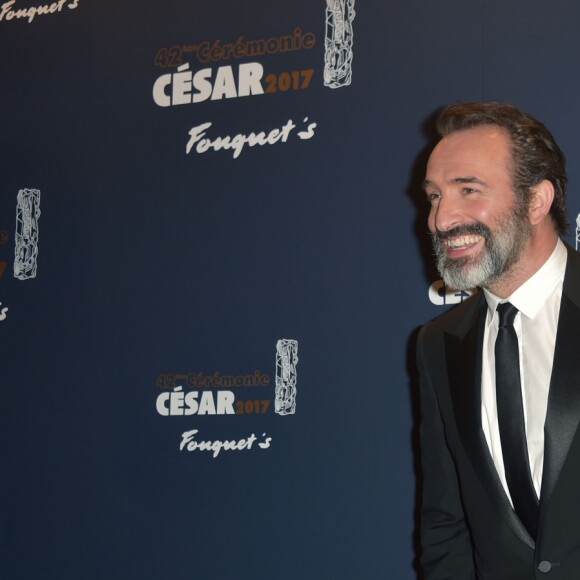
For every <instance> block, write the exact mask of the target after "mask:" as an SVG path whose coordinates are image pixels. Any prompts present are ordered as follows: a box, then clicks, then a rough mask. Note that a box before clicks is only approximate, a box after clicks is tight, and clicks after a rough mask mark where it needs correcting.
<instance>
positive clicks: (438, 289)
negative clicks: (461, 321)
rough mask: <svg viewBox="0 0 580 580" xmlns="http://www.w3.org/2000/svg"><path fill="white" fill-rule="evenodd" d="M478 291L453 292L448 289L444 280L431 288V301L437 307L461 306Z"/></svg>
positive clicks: (451, 289) (438, 281) (434, 283)
mask: <svg viewBox="0 0 580 580" xmlns="http://www.w3.org/2000/svg"><path fill="white" fill-rule="evenodd" d="M476 291H477V290H475V289H472V290H453V288H447V287H446V286H445V282H443V280H437V281H436V282H433V284H431V287H430V288H429V300H431V302H432V303H433V304H435V305H436V306H445V305H446V304H459V303H460V302H463V301H464V300H465V299H466V298H469V297H470V296H471V295H472V294H474V293H475V292H476Z"/></svg>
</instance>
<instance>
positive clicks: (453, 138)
mask: <svg viewBox="0 0 580 580" xmlns="http://www.w3.org/2000/svg"><path fill="white" fill-rule="evenodd" d="M510 162H511V152H510V140H509V136H508V134H507V131H506V130H505V129H503V128H502V127H497V126H494V125H484V126H480V127H474V128H472V129H465V130H462V131H457V132H455V133H452V134H451V135H447V136H446V137H443V139H441V141H439V143H438V144H437V146H436V147H435V149H433V152H432V153H431V156H430V157H429V162H428V164H427V175H426V178H427V180H428V181H431V180H433V181H439V180H441V179H444V180H451V179H454V178H458V177H464V176H466V175H474V176H476V177H483V176H484V175H485V176H489V175H493V174H494V173H495V174H498V173H505V174H506V175H508V174H509V168H510Z"/></svg>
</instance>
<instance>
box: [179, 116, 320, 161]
mask: <svg viewBox="0 0 580 580" xmlns="http://www.w3.org/2000/svg"><path fill="white" fill-rule="evenodd" d="M303 123H308V117H305V118H304V121H303ZM212 125H213V123H210V122H208V123H202V124H201V125H197V126H196V127H192V128H191V129H190V130H189V141H188V142H187V145H186V146H185V153H186V155H189V154H190V153H191V152H192V151H194V152H195V153H199V154H201V153H206V152H208V151H210V150H211V149H213V150H214V151H220V150H221V149H224V150H232V151H233V153H232V157H233V158H234V159H237V158H238V157H239V156H240V154H241V152H242V151H243V149H244V147H245V146H246V145H247V146H248V147H256V146H260V147H263V146H264V145H275V144H276V143H279V142H281V143H286V142H287V141H288V137H290V135H292V134H293V131H294V129H296V124H295V123H294V121H292V119H288V121H287V122H286V124H285V125H283V126H282V127H280V128H276V129H272V130H271V131H270V132H269V133H267V134H266V132H265V131H260V132H259V133H255V132H252V133H249V134H245V133H239V134H237V135H234V136H233V137H231V136H230V135H226V136H225V137H213V138H212V137H207V130H208V129H209V128H210V127H211V126H212ZM315 128H316V123H309V124H308V125H307V127H305V130H303V131H298V132H297V133H296V136H297V137H298V138H299V139H302V140H303V141H304V140H307V139H312V137H313V136H314V129H315Z"/></svg>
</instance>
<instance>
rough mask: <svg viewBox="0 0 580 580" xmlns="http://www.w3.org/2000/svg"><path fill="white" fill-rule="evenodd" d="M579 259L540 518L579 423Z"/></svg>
mask: <svg viewBox="0 0 580 580" xmlns="http://www.w3.org/2000/svg"><path fill="white" fill-rule="evenodd" d="M579 301H580V257H579V255H578V254H577V253H576V252H571V251H570V252H569V255H568V267H567V269H566V278H565V280H564V289H563V294H562V303H561V305H560V316H559V318H558V333H557V335H556V347H555V352H554V364H553V367H552V378H551V381H550V394H549V396H548V411H547V414H546V424H545V427H544V434H545V441H544V475H543V479H542V493H541V494H540V495H541V502H540V517H541V513H542V512H543V510H544V509H545V507H546V505H547V504H548V501H549V499H550V495H551V494H552V492H553V491H554V487H555V486H556V483H557V481H558V477H559V476H560V472H561V471H562V467H563V466H564V462H565V460H566V456H567V455H568V451H569V449H570V445H571V444H572V440H573V439H574V435H575V434H576V430H577V427H578V422H579V420H580V356H578V336H579V333H580V304H579Z"/></svg>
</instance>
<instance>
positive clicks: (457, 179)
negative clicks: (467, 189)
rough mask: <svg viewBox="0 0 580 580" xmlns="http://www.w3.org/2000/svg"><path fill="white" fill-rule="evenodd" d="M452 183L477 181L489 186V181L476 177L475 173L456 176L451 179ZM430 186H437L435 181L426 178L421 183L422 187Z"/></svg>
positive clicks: (424, 188)
mask: <svg viewBox="0 0 580 580" xmlns="http://www.w3.org/2000/svg"><path fill="white" fill-rule="evenodd" d="M449 183H450V184H451V185H453V184H458V183H477V184H479V185H484V186H487V183H486V182H485V181H483V180H482V179H479V177H475V176H473V175H468V176H466V177H455V178H454V179H452V180H451V181H449ZM428 187H437V186H436V185H435V183H433V182H432V181H430V180H429V179H425V180H424V181H423V183H422V184H421V189H423V190H426V189H427V188H428Z"/></svg>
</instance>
